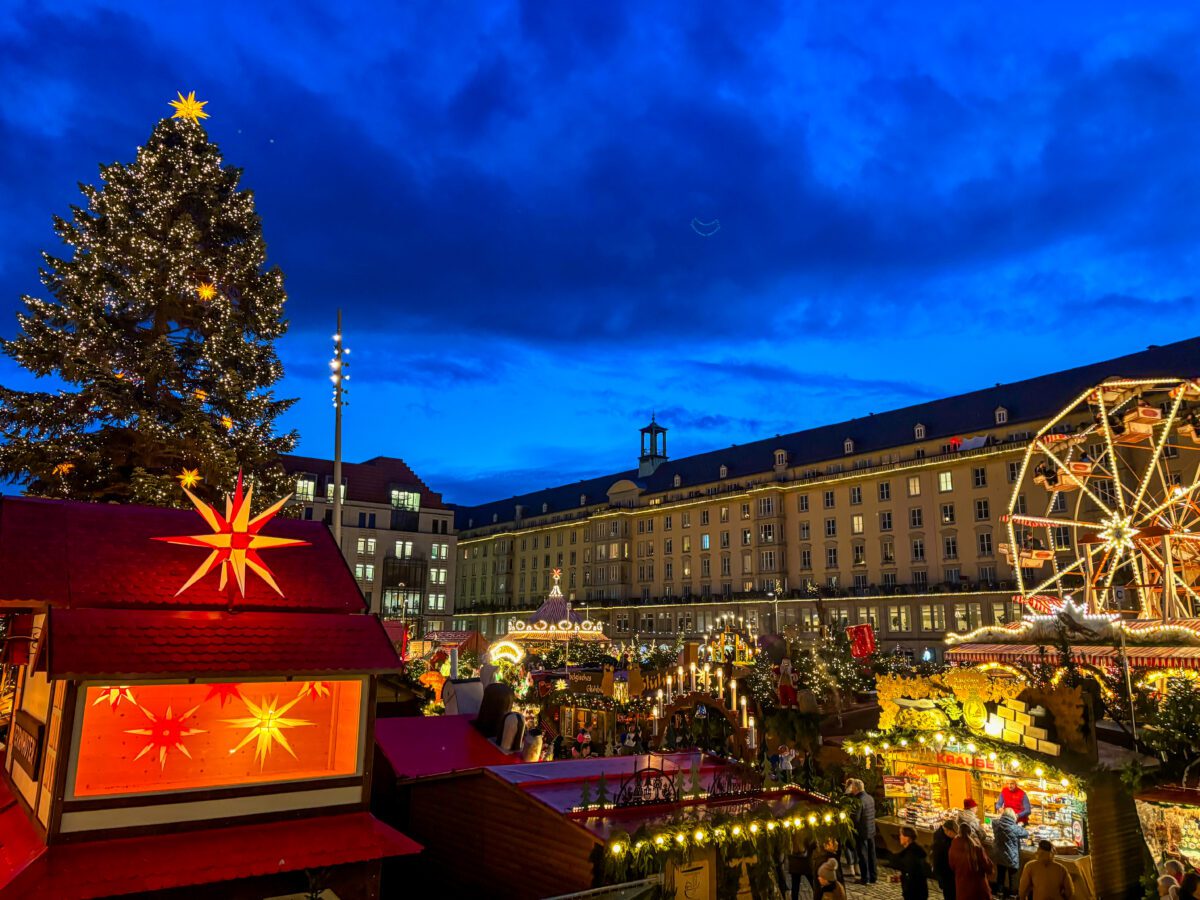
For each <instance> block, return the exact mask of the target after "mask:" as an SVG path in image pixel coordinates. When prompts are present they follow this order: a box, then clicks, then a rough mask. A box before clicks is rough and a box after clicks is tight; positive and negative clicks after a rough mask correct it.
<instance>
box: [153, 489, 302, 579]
mask: <svg viewBox="0 0 1200 900" xmlns="http://www.w3.org/2000/svg"><path fill="white" fill-rule="evenodd" d="M183 492H184V493H185V494H187V496H188V499H189V500H191V501H192V505H193V506H195V507H196V511H197V512H198V513H200V515H201V516H202V517H203V518H204V521H205V522H206V523H208V526H209V528H211V529H212V531H213V533H212V534H193V535H180V536H178V537H160V538H155V539H154V540H156V541H163V542H165V543H168V544H182V545H184V546H188V547H210V548H212V552H211V553H210V554H209V555H208V558H207V559H206V560H204V562H202V563H201V564H200V565H199V566H198V567H197V568H196V571H195V572H193V573H192V577H191V578H189V579H188V580H187V581H186V582H185V583H184V585H183V587H181V588H180V589H179V590H178V591H176V592H175V596H176V597H178V596H179V595H180V594H182V593H183V592H184V591H186V590H187V589H188V588H190V587H191V586H192V585H193V584H195V583H196V582H197V581H199V580H200V579H201V578H203V577H204V576H205V575H207V574H208V573H209V572H211V571H212V570H213V569H220V570H221V584H220V588H221V589H222V590H224V588H225V585H226V583H227V582H228V579H229V573H230V572H231V571H232V572H233V577H234V580H235V581H236V582H237V586H238V592H239V593H240V594H241V595H242V596H243V597H245V596H246V570H247V569H249V570H250V571H252V572H254V573H256V574H257V575H258V577H259V578H261V579H262V580H263V581H265V582H266V583H267V584H269V585H270V586H271V589H272V590H274V591H275V593H277V594H278V595H279V596H280V597H282V596H283V591H281V590H280V589H279V585H277V584H276V583H275V578H274V576H272V574H271V570H270V569H268V568H267V566H266V564H265V563H264V562H263V561H262V557H260V556H259V555H258V551H259V550H265V549H268V548H271V547H294V546H300V545H307V544H308V541H299V540H295V539H292V538H278V537H267V536H265V535H262V534H259V531H261V530H262V527H263V526H264V525H266V524H267V522H269V521H270V520H271V519H272V518H273V517H274V515H275V513H277V512H279V510H280V509H282V508H283V505H284V504H285V503H287V501H288V500H289V499H291V496H292V495H291V494H288V495H287V496H286V497H284V498H283V499H282V500H279V501H277V502H275V503H273V504H271V505H270V506H268V507H267V508H266V509H265V510H263V511H262V512H261V513H259V514H258V515H257V516H255V517H254V518H253V519H252V518H250V499H251V497H253V496H254V489H253V488H250V489H248V490H246V491H245V493H243V492H242V474H241V472H239V473H238V480H237V490H236V491H235V492H234V493H233V494H232V495H229V494H226V495H225V515H224V516H222V515H221V514H220V513H219V512H217V511H216V510H215V509H213V508H212V507H211V506H209V505H208V504H207V503H205V502H203V501H202V500H200V499H199V498H197V497H196V495H195V494H193V493H192V492H191V491H189V490H188V489H187V488H184V489H183Z"/></svg>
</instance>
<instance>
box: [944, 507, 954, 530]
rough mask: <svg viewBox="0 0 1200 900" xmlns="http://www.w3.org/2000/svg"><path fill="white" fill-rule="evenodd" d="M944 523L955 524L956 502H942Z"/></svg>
mask: <svg viewBox="0 0 1200 900" xmlns="http://www.w3.org/2000/svg"><path fill="white" fill-rule="evenodd" d="M942 524H943V525H953V524H954V504H953V503H943V504H942Z"/></svg>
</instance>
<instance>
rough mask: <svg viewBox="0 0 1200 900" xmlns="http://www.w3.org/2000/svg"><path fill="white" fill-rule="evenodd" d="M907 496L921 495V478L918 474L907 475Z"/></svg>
mask: <svg viewBox="0 0 1200 900" xmlns="http://www.w3.org/2000/svg"><path fill="white" fill-rule="evenodd" d="M908 496H910V497H920V496H921V478H920V476H918V475H909V476H908Z"/></svg>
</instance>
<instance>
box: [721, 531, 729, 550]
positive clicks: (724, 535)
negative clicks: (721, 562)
mask: <svg viewBox="0 0 1200 900" xmlns="http://www.w3.org/2000/svg"><path fill="white" fill-rule="evenodd" d="M721 549H722V550H728V549H729V532H728V531H722V532H721Z"/></svg>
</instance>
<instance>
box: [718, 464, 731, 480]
mask: <svg viewBox="0 0 1200 900" xmlns="http://www.w3.org/2000/svg"><path fill="white" fill-rule="evenodd" d="M720 473H721V474H720V477H721V478H728V477H729V466H721V470H720Z"/></svg>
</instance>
